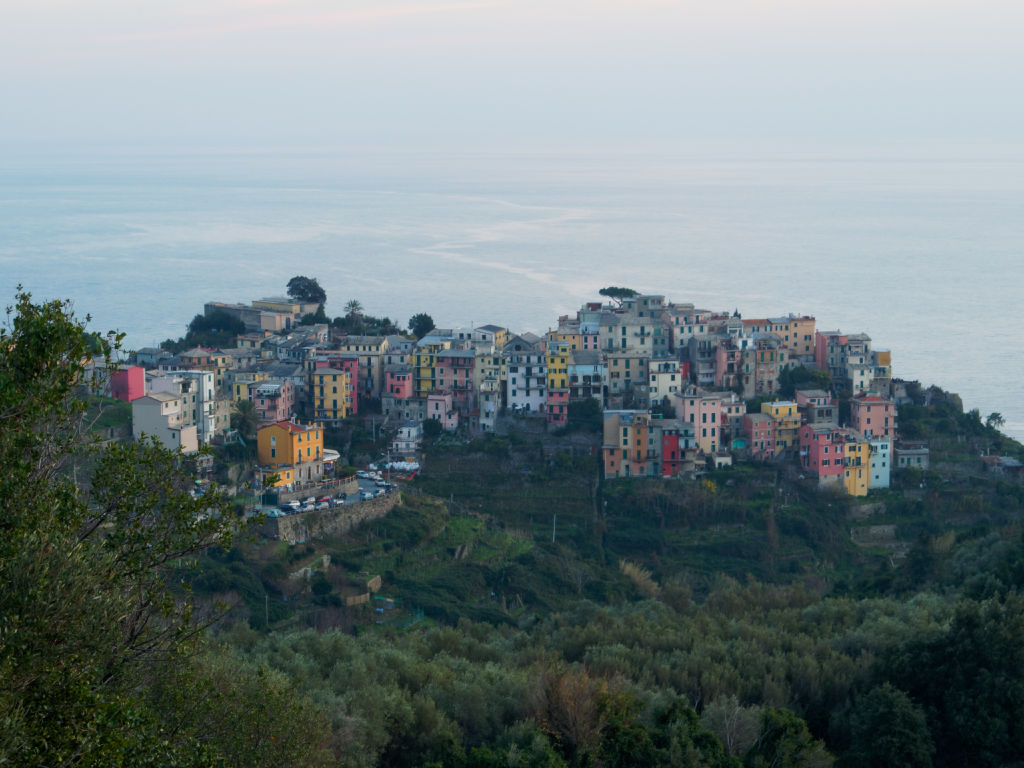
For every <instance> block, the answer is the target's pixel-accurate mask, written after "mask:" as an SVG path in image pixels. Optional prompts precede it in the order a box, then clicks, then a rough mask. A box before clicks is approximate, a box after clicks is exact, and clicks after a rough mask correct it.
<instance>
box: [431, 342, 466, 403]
mask: <svg viewBox="0 0 1024 768" xmlns="http://www.w3.org/2000/svg"><path fill="white" fill-rule="evenodd" d="M475 368H476V352H475V351H474V350H472V349H445V350H442V351H440V352H438V353H437V355H436V357H435V362H434V371H435V376H436V379H435V382H436V383H435V388H436V390H437V391H439V392H450V393H451V395H452V401H453V402H454V404H455V407H456V408H459V409H460V410H462V411H463V412H465V413H468V412H469V411H470V410H472V409H473V406H474V405H475V403H474V400H475V397H474V395H475V388H474V386H473V381H474V370H475Z"/></svg>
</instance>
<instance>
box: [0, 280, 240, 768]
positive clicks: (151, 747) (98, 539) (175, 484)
mask: <svg viewBox="0 0 1024 768" xmlns="http://www.w3.org/2000/svg"><path fill="white" fill-rule="evenodd" d="M9 317H11V318H12V319H11V321H10V324H9V327H8V328H4V329H0V414H3V419H2V421H0V462H2V466H3V467H4V471H3V472H2V473H0V498H3V499H4V515H3V518H2V521H0V525H2V528H3V530H2V535H0V583H2V584H3V585H4V588H3V590H0V679H3V680H4V681H5V684H4V686H3V689H2V690H0V753H2V754H7V755H14V756H16V757H17V761H16V763H17V764H31V765H35V764H44V763H45V764H58V763H71V762H76V763H85V764H102V765H115V764H122V762H123V761H126V762H127V763H128V764H136V765H143V764H155V763H167V764H175V763H177V764H189V763H196V764H198V763H199V762H202V750H201V749H199V748H198V747H196V745H191V746H189V745H185V744H182V745H181V749H180V750H179V751H180V756H179V757H177V758H174V759H172V758H171V757H169V756H168V754H167V747H166V745H165V742H166V739H165V738H164V736H163V735H162V734H163V732H162V728H161V726H160V724H159V715H158V713H154V712H151V711H150V710H148V709H147V707H146V706H145V705H144V703H143V702H142V701H141V699H140V697H139V691H140V690H143V689H144V688H145V687H146V686H147V685H148V683H149V681H150V680H151V679H152V677H153V675H154V674H155V671H156V670H158V669H159V668H160V665H161V663H162V662H163V660H164V659H166V658H168V657H170V656H173V655H175V654H177V653H179V652H182V651H184V650H185V649H186V648H187V647H188V644H189V642H190V638H192V637H193V636H194V633H195V632H196V630H197V629H198V628H199V626H200V625H198V624H197V623H196V620H195V619H194V617H193V616H192V613H191V609H190V606H189V604H188V602H187V601H185V600H182V599H180V597H175V596H174V594H173V593H172V591H171V585H170V584H169V582H168V580H167V577H168V575H169V573H170V570H171V569H170V566H171V562H172V561H173V560H175V559H177V558H181V557H186V556H188V555H190V554H191V553H194V552H196V551H198V550H200V549H202V548H203V547H205V546H207V545H208V544H209V543H211V542H212V541H213V540H219V541H223V542H226V541H228V540H229V538H230V533H231V532H230V528H229V526H228V524H227V523H228V519H229V518H228V517H226V516H225V512H226V511H227V510H228V508H229V507H228V505H227V503H226V501H225V499H224V498H223V497H222V496H220V495H218V494H217V493H211V494H208V495H207V496H205V497H204V499H203V501H202V502H198V501H195V500H193V499H191V497H190V496H189V495H188V493H187V491H186V488H187V484H186V482H185V481H184V480H183V477H182V474H181V469H182V467H181V461H182V459H181V458H180V457H179V456H178V455H176V454H172V453H169V452H167V451H164V450H163V449H160V448H158V447H156V446H155V445H153V444H150V443H141V444H137V445H127V446H126V445H117V444H112V445H108V446H105V447H103V448H102V449H92V448H91V447H90V445H89V444H88V443H87V442H85V441H83V438H82V435H81V431H80V429H81V417H82V414H83V412H84V410H85V403H84V401H83V400H81V399H79V397H78V396H77V394H76V389H77V384H78V381H79V380H80V378H81V375H82V367H81V361H82V360H83V358H84V356H85V352H86V345H85V340H84V339H85V337H84V334H83V327H82V325H81V324H79V323H78V321H77V320H75V318H74V316H73V314H72V313H71V311H70V308H69V307H68V306H67V305H66V304H63V303H60V302H50V303H47V304H41V305H36V304H33V303H32V301H31V297H30V296H28V295H27V294H21V295H19V296H18V304H17V307H16V308H12V309H11V310H9ZM80 464H81V465H84V466H83V469H85V468H86V467H91V469H92V471H91V472H89V473H88V474H90V482H89V484H88V485H86V486H85V487H84V488H82V489H79V488H77V487H76V486H75V485H74V483H73V482H72V477H73V476H74V474H75V472H74V471H69V470H71V469H72V468H73V467H77V466H78V465H80ZM83 474H86V471H83Z"/></svg>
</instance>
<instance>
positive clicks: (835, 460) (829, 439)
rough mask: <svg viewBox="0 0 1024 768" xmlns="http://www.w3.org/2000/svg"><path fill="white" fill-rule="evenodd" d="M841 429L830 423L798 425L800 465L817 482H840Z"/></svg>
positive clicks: (841, 469) (841, 461) (841, 467)
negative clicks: (815, 478)
mask: <svg viewBox="0 0 1024 768" xmlns="http://www.w3.org/2000/svg"><path fill="white" fill-rule="evenodd" d="M845 443H846V440H845V437H844V435H843V431H842V430H840V429H839V428H838V427H836V426H833V425H831V424H804V425H803V426H802V427H800V466H801V467H803V469H804V471H805V472H807V473H809V474H813V475H814V476H816V477H817V478H818V484H819V485H823V484H826V483H842V479H843V446H844V445H845Z"/></svg>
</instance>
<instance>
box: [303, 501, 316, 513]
mask: <svg viewBox="0 0 1024 768" xmlns="http://www.w3.org/2000/svg"><path fill="white" fill-rule="evenodd" d="M314 509H316V502H311V503H309V504H303V505H302V511H303V512H312V511H313V510H314Z"/></svg>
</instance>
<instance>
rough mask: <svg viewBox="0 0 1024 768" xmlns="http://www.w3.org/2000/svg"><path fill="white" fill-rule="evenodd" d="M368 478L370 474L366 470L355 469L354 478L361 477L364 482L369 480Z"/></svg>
mask: <svg viewBox="0 0 1024 768" xmlns="http://www.w3.org/2000/svg"><path fill="white" fill-rule="evenodd" d="M369 476H370V473H369V472H367V471H366V470H363V469H357V470H356V477H361V478H363V479H364V480H366V479H367V478H369Z"/></svg>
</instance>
